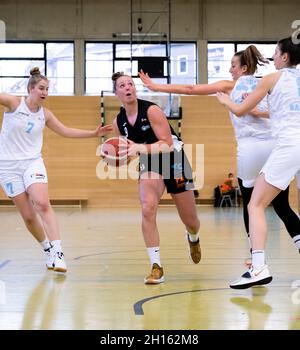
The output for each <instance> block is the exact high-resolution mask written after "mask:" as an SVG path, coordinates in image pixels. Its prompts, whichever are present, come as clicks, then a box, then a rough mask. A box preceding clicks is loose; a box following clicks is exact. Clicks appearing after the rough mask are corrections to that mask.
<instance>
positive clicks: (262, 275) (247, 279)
mask: <svg viewBox="0 0 300 350" xmlns="http://www.w3.org/2000/svg"><path fill="white" fill-rule="evenodd" d="M272 279H273V277H272V276H271V275H270V272H269V269H268V265H264V266H263V267H262V268H261V269H259V270H258V269H255V268H254V267H253V266H251V267H250V268H249V270H248V271H247V272H245V273H244V274H243V275H242V276H241V277H240V278H239V279H238V280H236V281H234V282H232V283H230V285H229V286H230V288H233V289H246V288H250V287H253V286H260V285H263V284H268V283H270V282H271V281H272Z"/></svg>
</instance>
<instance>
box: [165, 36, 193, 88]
mask: <svg viewBox="0 0 300 350" xmlns="http://www.w3.org/2000/svg"><path fill="white" fill-rule="evenodd" d="M196 63H197V56H196V44H195V43H172V44H171V58H170V67H171V73H170V76H171V83H172V84H175V82H177V81H178V78H179V81H184V83H183V82H182V84H195V82H196V80H197V69H196V67H197V65H196ZM181 79H183V80H181Z"/></svg>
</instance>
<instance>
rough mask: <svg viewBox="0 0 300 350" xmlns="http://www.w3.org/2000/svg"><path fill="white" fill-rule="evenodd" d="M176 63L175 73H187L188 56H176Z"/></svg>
mask: <svg viewBox="0 0 300 350" xmlns="http://www.w3.org/2000/svg"><path fill="white" fill-rule="evenodd" d="M177 60H178V65H177V74H179V75H183V74H187V72H188V56H186V55H183V56H178V57H177Z"/></svg>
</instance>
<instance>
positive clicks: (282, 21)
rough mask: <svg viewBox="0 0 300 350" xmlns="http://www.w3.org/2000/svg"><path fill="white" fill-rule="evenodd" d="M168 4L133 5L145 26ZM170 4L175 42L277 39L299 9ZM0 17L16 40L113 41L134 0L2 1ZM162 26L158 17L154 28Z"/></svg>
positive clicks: (125, 25)
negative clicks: (114, 34) (113, 36)
mask: <svg viewBox="0 0 300 350" xmlns="http://www.w3.org/2000/svg"><path fill="white" fill-rule="evenodd" d="M165 4H166V1H164V0H133V6H134V8H133V9H134V10H135V11H137V12H138V16H141V17H142V20H143V25H144V28H147V27H149V24H152V22H153V17H151V16H150V14H149V13H148V14H147V13H146V11H148V12H149V11H151V10H153V11H163V10H166V7H165ZM171 4H172V5H171V38H172V40H252V39H255V40H278V38H280V37H282V36H286V35H289V34H290V33H291V22H292V21H294V20H295V19H297V17H298V19H299V15H298V16H297V14H299V13H300V2H299V1H298V0H252V1H248V0H172V1H171ZM143 12H144V13H143ZM0 19H1V20H3V21H4V22H5V23H6V31H7V39H12V40H14V39H20V40H22V39H24V40H28V39H30V40H34V39H36V40H42V39H45V40H50V39H55V40H56V39H72V40H73V39H85V40H94V39H95V40H110V39H112V33H116V32H128V31H129V30H130V1H129V0H51V1H48V0H23V1H19V0H1V1H0ZM135 24H136V23H134V25H135ZM162 27H163V23H160V21H157V22H156V24H155V25H154V27H152V30H153V31H154V32H157V31H159V30H160V29H162ZM133 29H134V31H136V29H137V28H136V27H134V28H133ZM163 29H164V28H163Z"/></svg>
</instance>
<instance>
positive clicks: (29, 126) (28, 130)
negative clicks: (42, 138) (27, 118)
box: [26, 122, 34, 134]
mask: <svg viewBox="0 0 300 350" xmlns="http://www.w3.org/2000/svg"><path fill="white" fill-rule="evenodd" d="M33 127H34V123H31V122H28V123H27V130H26V132H27V133H28V134H30V133H31V131H32V129H33Z"/></svg>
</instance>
